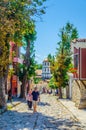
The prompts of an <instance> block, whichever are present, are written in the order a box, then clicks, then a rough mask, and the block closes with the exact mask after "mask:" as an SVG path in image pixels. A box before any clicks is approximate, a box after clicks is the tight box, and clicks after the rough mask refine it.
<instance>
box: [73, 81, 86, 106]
mask: <svg viewBox="0 0 86 130" xmlns="http://www.w3.org/2000/svg"><path fill="white" fill-rule="evenodd" d="M72 101H74V102H75V105H76V106H77V107H78V108H86V81H80V80H73V86H72Z"/></svg>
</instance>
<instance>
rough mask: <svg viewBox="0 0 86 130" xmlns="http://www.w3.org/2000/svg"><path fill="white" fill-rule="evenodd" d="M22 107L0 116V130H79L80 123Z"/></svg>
mask: <svg viewBox="0 0 86 130" xmlns="http://www.w3.org/2000/svg"><path fill="white" fill-rule="evenodd" d="M43 105H45V104H43ZM48 105H49V104H48ZM24 109H25V108H23V109H22V111H21V112H18V111H16V110H15V111H14V110H9V111H7V112H5V113H3V114H2V115H1V116H0V130H8V129H9V130H72V128H75V129H74V130H81V128H80V123H79V122H75V123H74V121H72V120H71V119H63V118H54V117H53V116H52V117H51V116H47V115H46V113H45V114H43V113H40V112H38V113H34V114H33V111H31V110H27V111H26V112H23V110H24ZM3 124H4V129H3Z"/></svg>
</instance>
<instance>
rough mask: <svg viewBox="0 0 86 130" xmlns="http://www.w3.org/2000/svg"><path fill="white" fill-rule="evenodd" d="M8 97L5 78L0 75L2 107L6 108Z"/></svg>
mask: <svg viewBox="0 0 86 130" xmlns="http://www.w3.org/2000/svg"><path fill="white" fill-rule="evenodd" d="M6 106H7V104H6V98H5V78H4V77H0V107H4V108H6Z"/></svg>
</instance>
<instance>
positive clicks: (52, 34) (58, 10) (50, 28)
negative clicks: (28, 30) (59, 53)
mask: <svg viewBox="0 0 86 130" xmlns="http://www.w3.org/2000/svg"><path fill="white" fill-rule="evenodd" d="M46 6H47V9H46V14H45V15H43V16H42V21H37V22H36V31H37V40H36V41H35V50H36V60H37V62H38V63H42V61H43V60H44V59H45V58H46V57H47V56H48V54H49V53H51V54H52V55H55V52H56V47H57V42H58V41H59V37H58V33H59V30H60V28H62V27H63V26H65V24H66V23H67V22H70V23H72V24H73V25H74V27H76V28H77V30H78V33H79V38H86V0H47V2H46Z"/></svg>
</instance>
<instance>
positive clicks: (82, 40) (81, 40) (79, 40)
mask: <svg viewBox="0 0 86 130" xmlns="http://www.w3.org/2000/svg"><path fill="white" fill-rule="evenodd" d="M72 42H73V43H76V42H86V39H85V38H83V39H74V40H72Z"/></svg>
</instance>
